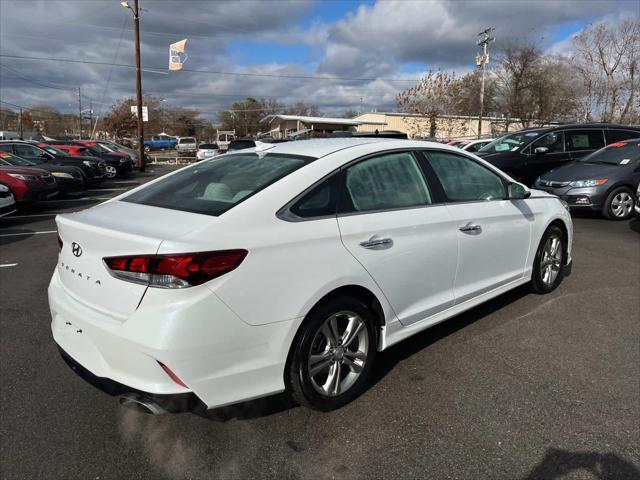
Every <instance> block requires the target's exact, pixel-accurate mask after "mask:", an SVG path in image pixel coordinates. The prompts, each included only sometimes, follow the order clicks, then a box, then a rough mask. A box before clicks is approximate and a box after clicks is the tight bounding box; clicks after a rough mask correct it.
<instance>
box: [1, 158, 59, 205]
mask: <svg viewBox="0 0 640 480" xmlns="http://www.w3.org/2000/svg"><path fill="white" fill-rule="evenodd" d="M0 183H2V184H4V185H6V186H7V187H9V190H11V193H13V196H14V197H15V198H16V201H17V202H32V201H36V200H44V199H47V198H50V197H53V196H54V195H57V194H58V187H57V185H56V179H55V178H54V177H53V175H51V173H49V172H47V171H45V170H41V169H39V168H32V167H5V166H1V167H0Z"/></svg>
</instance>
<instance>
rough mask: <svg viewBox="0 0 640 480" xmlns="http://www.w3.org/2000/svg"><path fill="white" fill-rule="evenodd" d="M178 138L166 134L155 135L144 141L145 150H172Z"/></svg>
mask: <svg viewBox="0 0 640 480" xmlns="http://www.w3.org/2000/svg"><path fill="white" fill-rule="evenodd" d="M177 144H178V139H177V138H176V137H170V136H168V135H156V136H154V137H151V138H150V139H149V140H145V141H144V150H145V152H150V151H152V150H172V149H174V148H176V145H177Z"/></svg>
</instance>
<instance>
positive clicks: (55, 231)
mask: <svg viewBox="0 0 640 480" xmlns="http://www.w3.org/2000/svg"><path fill="white" fill-rule="evenodd" d="M43 233H58V231H57V230H45V231H44V232H24V233H3V234H0V237H18V236H24V235H41V234H43Z"/></svg>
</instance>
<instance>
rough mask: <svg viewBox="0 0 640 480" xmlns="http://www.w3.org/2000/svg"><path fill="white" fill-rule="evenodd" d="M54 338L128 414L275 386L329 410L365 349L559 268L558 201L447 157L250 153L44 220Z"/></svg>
mask: <svg viewBox="0 0 640 480" xmlns="http://www.w3.org/2000/svg"><path fill="white" fill-rule="evenodd" d="M56 222H57V225H58V232H59V245H60V255H59V261H58V264H57V266H56V269H55V272H54V273H53V278H52V279H51V284H50V286H49V303H50V306H51V314H52V331H53V337H54V339H55V341H56V343H57V344H58V346H59V347H60V351H61V353H62V356H63V358H64V359H65V360H66V361H67V363H68V364H69V365H70V366H71V367H72V368H73V369H74V370H75V371H76V372H77V373H78V374H80V375H81V376H82V377H83V378H85V379H86V380H87V381H89V382H90V383H92V384H94V385H96V386H98V387H100V388H101V389H103V390H104V391H106V392H108V393H110V394H112V395H118V396H120V397H121V402H122V403H126V404H129V405H131V406H137V407H138V408H139V409H142V410H144V411H147V412H153V413H159V412H163V411H171V412H176V411H185V410H193V409H198V408H213V407H217V406H222V405H227V404H231V403H235V402H240V401H244V400H248V399H253V398H257V397H262V396H266V395H269V394H273V393H276V392H282V391H287V392H289V393H290V395H291V396H292V397H293V398H294V399H295V400H296V401H297V402H298V403H300V404H303V405H306V406H309V407H313V408H316V409H319V410H331V409H334V408H337V407H340V406H342V405H344V404H345V403H347V402H349V401H351V400H353V399H354V398H355V397H357V396H358V395H359V394H360V393H362V392H363V390H364V389H365V387H366V385H367V377H368V376H369V375H370V374H371V371H372V370H373V369H375V368H376V365H375V363H374V360H375V357H376V352H378V351H381V350H384V349H386V348H389V347H390V346H391V345H394V344H395V343H398V342H400V341H401V340H403V339H405V338H407V337H409V336H411V335H414V334H415V333H417V332H420V331H422V330H424V329H426V328H428V327H430V326H432V325H434V324H436V323H439V322H442V321H443V320H446V319H448V318H450V317H452V316H454V315H457V314H459V313H460V312H462V311H464V310H468V309H470V308H472V307H474V306H475V305H478V304H480V303H482V302H485V301H487V300H489V299H491V298H493V297H495V296H497V295H500V294H502V293H504V292H506V291H508V290H510V289H512V288H514V287H517V286H518V285H522V284H525V283H529V284H530V285H531V288H532V290H533V291H534V292H536V293H548V292H551V291H552V290H553V289H555V288H556V287H557V286H558V284H559V283H560V282H561V281H562V279H563V276H565V275H567V274H568V273H569V271H570V266H571V240H572V223H571V218H570V216H569V213H568V212H567V210H566V209H565V207H564V206H563V204H562V203H561V201H560V200H559V199H558V198H556V197H553V196H551V195H548V194H546V193H544V192H540V191H535V190H528V189H527V188H526V187H524V186H523V185H521V184H519V183H516V182H515V181H514V180H512V179H511V178H509V177H508V176H507V175H505V174H504V173H502V172H501V171H499V170H497V169H496V168H494V167H492V166H491V165H489V164H488V163H486V162H484V161H483V160H481V159H479V158H477V157H475V156H473V155H472V154H468V153H466V152H463V151H461V150H459V149H456V148H453V147H447V146H445V145H441V144H436V143H429V142H418V141H408V140H384V139H367V138H360V139H323V140H307V141H298V142H291V143H281V144H269V145H265V146H264V147H261V148H259V149H257V150H256V151H250V152H239V153H236V154H227V155H222V156H219V157H216V158H214V159H210V160H206V161H203V162H200V163H197V164H195V165H192V166H189V167H186V168H183V169H181V170H178V171H176V172H173V173H171V174H169V175H166V176H163V177H161V178H159V179H157V180H155V181H153V182H150V183H147V184H145V185H143V186H141V187H139V188H137V189H135V190H132V191H130V192H127V193H125V194H123V195H121V196H119V197H116V198H114V199H112V200H109V201H107V202H105V203H102V204H100V205H97V206H95V207H93V208H90V209H88V210H84V211H81V212H78V213H72V214H64V215H59V216H58V217H57V219H56Z"/></svg>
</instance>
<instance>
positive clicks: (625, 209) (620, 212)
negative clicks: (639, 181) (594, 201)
mask: <svg viewBox="0 0 640 480" xmlns="http://www.w3.org/2000/svg"><path fill="white" fill-rule="evenodd" d="M632 208H633V196H632V195H631V194H629V193H628V192H620V193H618V194H617V195H616V196H615V197H613V199H612V200H611V212H613V214H614V215H615V216H616V217H617V218H625V217H627V216H629V215H630V214H631V209H632Z"/></svg>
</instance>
